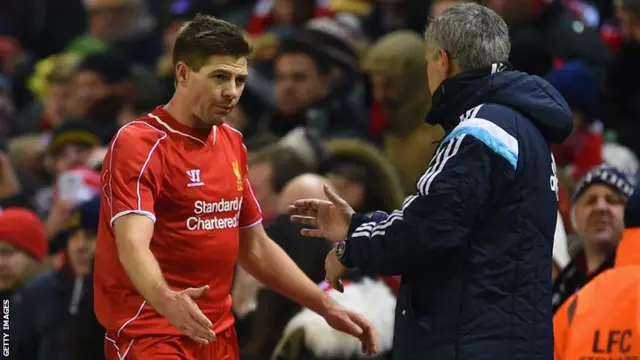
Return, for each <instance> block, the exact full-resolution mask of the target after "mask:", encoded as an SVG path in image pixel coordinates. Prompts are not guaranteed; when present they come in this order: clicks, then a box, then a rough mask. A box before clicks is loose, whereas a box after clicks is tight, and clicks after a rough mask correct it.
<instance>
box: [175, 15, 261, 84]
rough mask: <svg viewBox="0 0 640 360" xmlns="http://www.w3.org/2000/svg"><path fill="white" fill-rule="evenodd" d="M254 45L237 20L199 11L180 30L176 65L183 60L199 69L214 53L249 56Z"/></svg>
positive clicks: (177, 39)
mask: <svg viewBox="0 0 640 360" xmlns="http://www.w3.org/2000/svg"><path fill="white" fill-rule="evenodd" d="M250 54H251V46H250V45H249V43H248V42H247V40H246V39H245V38H244V36H243V35H242V30H241V29H240V28H239V27H237V26H236V25H234V24H231V23H229V22H226V21H224V20H221V19H217V18H215V17H213V16H209V15H202V14H198V15H196V17H194V18H193V20H191V21H189V22H187V23H186V24H185V25H184V26H183V27H182V28H181V29H180V31H179V32H178V37H177V38H176V42H175V45H174V48H173V66H175V65H176V64H177V63H178V62H179V61H183V62H184V63H185V64H187V65H188V66H189V67H191V68H193V69H194V70H196V71H198V70H200V68H201V67H202V65H203V64H204V62H205V61H206V60H207V59H208V58H209V57H211V56H214V55H220V56H225V55H230V56H235V57H243V56H247V57H248V56H249V55H250Z"/></svg>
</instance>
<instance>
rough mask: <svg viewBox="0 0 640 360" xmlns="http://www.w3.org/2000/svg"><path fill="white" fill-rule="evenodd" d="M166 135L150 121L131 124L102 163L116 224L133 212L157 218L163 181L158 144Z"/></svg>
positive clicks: (106, 194)
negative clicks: (156, 203) (148, 123)
mask: <svg viewBox="0 0 640 360" xmlns="http://www.w3.org/2000/svg"><path fill="white" fill-rule="evenodd" d="M145 127H147V128H145ZM165 138H166V134H165V133H164V132H162V131H160V130H157V129H155V128H153V127H152V126H150V125H146V124H135V125H128V126H127V127H125V128H123V129H122V130H121V131H120V132H119V133H118V134H117V135H116V136H115V137H114V139H113V141H112V142H111V145H110V147H109V152H108V153H107V154H106V156H105V160H104V163H103V166H102V179H103V181H105V184H104V187H103V191H104V193H105V194H104V195H105V197H106V199H107V204H108V206H109V209H110V212H111V214H109V218H110V219H111V220H110V224H111V225H112V226H113V222H114V221H115V220H116V219H117V218H119V217H121V216H124V215H127V214H132V213H133V214H139V215H143V216H146V217H148V218H149V219H151V220H152V221H153V222H155V221H156V216H155V212H154V205H155V199H156V197H157V195H158V193H159V192H160V186H161V183H162V182H161V180H162V160H161V157H160V154H159V153H160V152H159V151H158V147H159V145H160V143H161V142H162V140H164V139H165Z"/></svg>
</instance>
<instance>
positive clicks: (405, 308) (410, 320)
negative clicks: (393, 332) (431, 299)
mask: <svg viewBox="0 0 640 360" xmlns="http://www.w3.org/2000/svg"><path fill="white" fill-rule="evenodd" d="M413 294H414V292H413V291H412V289H411V287H410V286H408V285H402V286H401V287H400V291H399V293H398V303H397V307H396V323H397V324H398V325H400V324H402V327H404V328H406V329H407V330H409V331H411V332H430V331H431V330H432V328H433V318H432V317H431V316H429V315H428V314H422V313H420V314H418V313H416V312H415V309H414V301H421V300H420V299H414V296H413ZM421 308H423V307H422V306H421Z"/></svg>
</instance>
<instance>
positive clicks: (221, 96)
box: [187, 56, 248, 125]
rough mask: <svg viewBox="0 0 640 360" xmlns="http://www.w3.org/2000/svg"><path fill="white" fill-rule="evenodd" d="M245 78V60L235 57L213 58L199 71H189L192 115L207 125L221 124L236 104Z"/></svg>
mask: <svg viewBox="0 0 640 360" xmlns="http://www.w3.org/2000/svg"><path fill="white" fill-rule="evenodd" d="M247 76H248V74H247V58H246V57H235V56H212V57H210V58H209V60H208V61H207V62H206V63H205V64H204V65H203V66H202V67H201V68H200V71H197V72H196V71H190V74H189V76H188V79H187V87H188V93H189V98H190V102H191V104H192V105H193V115H194V116H195V117H196V118H198V119H199V120H201V121H202V122H204V123H205V124H208V125H220V124H222V123H223V122H224V121H225V118H226V117H227V116H229V115H230V114H231V112H232V111H233V109H234V108H235V106H236V105H237V104H238V100H240V96H241V95H242V91H243V90H244V86H245V83H246V82H247Z"/></svg>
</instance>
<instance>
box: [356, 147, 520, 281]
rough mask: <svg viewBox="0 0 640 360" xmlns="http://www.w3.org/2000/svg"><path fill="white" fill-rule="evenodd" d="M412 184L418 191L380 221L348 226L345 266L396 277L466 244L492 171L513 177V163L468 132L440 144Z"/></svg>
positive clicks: (486, 194)
mask: <svg viewBox="0 0 640 360" xmlns="http://www.w3.org/2000/svg"><path fill="white" fill-rule="evenodd" d="M445 141H446V142H445V143H443V145H442V146H441V148H440V150H439V151H438V153H437V154H436V156H435V157H434V158H433V160H432V162H431V164H430V166H429V168H428V169H427V171H426V172H425V174H424V175H423V176H422V177H421V178H420V180H419V181H418V183H417V187H418V192H417V194H415V195H412V196H410V197H408V198H407V199H406V200H405V202H404V204H403V207H402V209H399V210H395V211H394V212H393V213H391V214H390V215H389V217H387V218H386V219H385V220H383V221H380V222H374V221H371V222H367V223H364V224H362V225H360V226H357V227H351V229H350V230H349V237H348V239H347V241H346V247H345V248H346V251H345V255H344V260H345V263H346V264H347V265H348V266H350V267H357V268H359V269H361V270H362V271H363V272H365V273H368V274H384V275H399V274H402V273H405V272H406V271H408V269H411V268H415V267H419V266H421V264H424V261H428V259H429V258H432V257H434V256H438V254H439V253H441V252H446V251H450V250H452V249H455V248H458V247H461V246H465V244H466V237H467V234H468V232H469V228H470V226H471V225H472V224H473V223H474V221H475V219H476V217H477V214H478V212H479V211H482V207H483V204H484V202H485V200H486V198H487V196H488V194H489V193H490V191H491V189H492V188H499V187H500V186H501V184H495V183H494V182H493V181H492V180H491V179H490V177H491V174H492V173H498V172H504V176H502V177H501V178H502V179H507V178H510V177H512V176H513V175H514V172H515V166H517V160H514V158H511V160H512V161H511V162H509V161H507V160H505V159H504V158H502V157H501V156H499V154H496V153H495V152H494V151H493V150H492V149H490V148H489V147H488V146H487V145H486V144H485V143H484V142H483V141H481V140H479V139H477V138H475V137H474V136H473V135H470V134H460V135H459V136H455V137H453V138H450V139H449V140H445ZM514 161H515V163H514Z"/></svg>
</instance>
